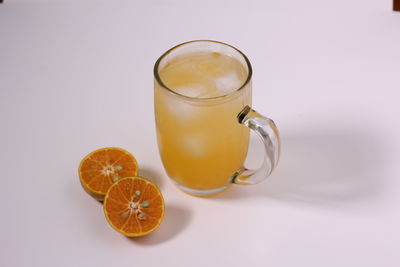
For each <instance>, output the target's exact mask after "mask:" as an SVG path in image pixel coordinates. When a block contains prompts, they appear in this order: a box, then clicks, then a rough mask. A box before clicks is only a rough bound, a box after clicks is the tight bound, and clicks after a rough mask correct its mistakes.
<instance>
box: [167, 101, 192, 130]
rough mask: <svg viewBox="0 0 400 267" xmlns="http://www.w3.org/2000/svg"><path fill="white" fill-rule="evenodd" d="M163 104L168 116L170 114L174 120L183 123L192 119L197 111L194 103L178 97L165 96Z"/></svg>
mask: <svg viewBox="0 0 400 267" xmlns="http://www.w3.org/2000/svg"><path fill="white" fill-rule="evenodd" d="M163 106H164V107H165V108H166V110H167V112H168V113H169V114H170V116H171V115H172V117H173V119H174V120H175V121H177V122H180V123H184V124H186V123H188V122H189V121H191V120H193V118H196V117H197V115H198V113H199V111H198V109H197V108H196V107H195V106H194V105H192V104H190V103H189V102H186V101H182V100H180V99H179V98H165V99H164V100H163Z"/></svg>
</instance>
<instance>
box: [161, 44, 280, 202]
mask: <svg viewBox="0 0 400 267" xmlns="http://www.w3.org/2000/svg"><path fill="white" fill-rule="evenodd" d="M219 61H220V62H219ZM197 62H198V66H196V65H195V64H197ZM204 62H205V63H204ZM185 64H186V65H185ZM193 64H194V66H193ZM207 64H208V65H207ZM213 64H214V65H215V64H219V65H221V66H222V69H219V70H218V71H216V72H212V73H211V72H210V73H208V72H207V71H208V69H212V66H214V65H213ZM193 68H196V69H195V70H194V71H193ZM224 68H225V69H226V70H229V71H227V73H228V72H229V73H228V74H226V73H224V72H226V71H225V69H224ZM190 71H191V72H190ZM232 71H236V73H237V74H238V75H236V76H234V75H233V74H232V73H235V72H232ZM188 73H189V74H188ZM215 73H217V74H218V73H219V74H221V73H222V74H221V75H222V76H223V77H216V74H215ZM185 75H192V76H193V75H194V76H196V77H197V78H198V77H200V76H201V79H203V80H202V81H206V82H207V83H208V82H209V81H211V82H215V84H214V83H213V84H212V85H210V86H209V87H210V88H211V87H215V88H217V87H218V86H220V85H223V86H224V85H228V87H229V85H231V87H232V86H233V88H228V89H229V90H227V89H226V88H222V87H221V88H222V89H221V88H220V87H218V88H217V89H216V90H214V89H215V88H214V89H213V90H214V91H212V90H211V89H209V88H202V89H201V90H203V91H204V92H206V93H202V92H203V91H201V90H200V89H199V86H200V85H201V84H200V85H199V84H191V83H190V81H193V80H195V78H193V77H191V76H190V77H189V76H185ZM251 76H252V68H251V65H250V62H249V60H248V59H247V57H246V56H245V55H244V54H243V53H242V52H241V51H239V50H238V49H236V48H234V47H233V46H231V45H228V44H225V43H222V42H217V41H210V40H197V41H190V42H186V43H183V44H180V45H177V46H175V47H173V48H171V49H170V50H168V51H167V52H165V53H164V54H163V55H162V56H161V57H160V58H159V59H158V60H157V62H156V63H155V66H154V105H155V119H156V130H157V141H158V147H159V151H160V155H161V160H162V162H163V165H164V168H165V170H166V172H167V174H168V176H169V177H170V178H171V179H172V181H173V182H174V183H175V184H176V186H177V187H178V188H180V189H181V190H183V191H184V192H186V193H189V194H192V195H196V196H208V195H212V194H215V193H218V192H220V191H223V190H225V189H227V188H228V187H229V186H230V185H232V184H241V185H249V184H256V183H259V182H261V181H262V180H264V179H265V178H266V177H268V176H269V175H270V174H271V172H272V171H273V170H274V169H275V167H276V165H277V163H278V159H279V154H280V141H279V133H278V130H277V128H276V126H275V124H274V122H273V121H272V120H271V119H269V118H266V117H264V116H262V115H260V114H259V113H257V112H256V111H254V110H253V109H251V102H252V100H251V98H252V86H251ZM191 79H192V80H191ZM185 82H186V84H185ZM182 84H183V85H185V86H184V87H185V89H184V90H183V91H182ZM177 85H179V86H177ZM217 85H218V86H217ZM234 86H236V87H234ZM178 87H179V90H178ZM185 90H187V91H185ZM196 90H198V91H196ZM199 90H200V91H199ZM193 92H194V93H193ZM249 129H251V130H253V131H255V132H256V133H257V134H258V135H259V136H260V137H261V139H262V141H263V144H264V147H265V156H264V160H263V163H262V165H261V167H260V168H258V169H256V170H251V169H247V168H246V167H244V166H243V164H244V161H245V159H246V156H247V150H248V144H249Z"/></svg>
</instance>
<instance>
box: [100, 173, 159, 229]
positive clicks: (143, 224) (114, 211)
mask: <svg viewBox="0 0 400 267" xmlns="http://www.w3.org/2000/svg"><path fill="white" fill-rule="evenodd" d="M103 208H104V214H105V215H106V219H107V221H108V223H109V224H110V225H111V227H112V228H114V229H115V230H116V231H118V232H120V233H121V234H124V235H126V236H142V235H147V234H149V233H151V232H153V231H154V230H155V229H157V227H158V226H159V225H160V223H161V221H162V220H163V218H164V199H163V197H162V195H161V192H160V190H159V189H158V187H157V185H155V184H154V183H153V182H151V181H150V180H147V179H146V178H142V177H126V178H123V179H121V180H119V181H117V182H115V183H114V184H113V185H112V186H111V187H110V189H109V190H108V192H107V195H106V198H105V199H104V206H103Z"/></svg>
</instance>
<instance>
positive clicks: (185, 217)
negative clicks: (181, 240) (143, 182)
mask: <svg viewBox="0 0 400 267" xmlns="http://www.w3.org/2000/svg"><path fill="white" fill-rule="evenodd" d="M190 219H191V214H190V211H189V210H187V209H185V208H183V207H180V206H179V207H178V206H176V205H168V204H167V205H166V206H165V217H164V220H163V222H162V223H161V225H160V227H159V228H158V229H156V230H155V231H154V232H153V233H151V234H149V235H147V236H142V237H135V238H129V237H128V239H129V240H131V241H132V242H134V243H135V244H139V245H149V246H151V245H156V244H160V243H163V242H166V241H168V240H170V239H172V238H174V237H176V236H177V235H179V233H181V232H182V231H183V230H184V229H185V228H186V227H187V225H188V224H189V222H190Z"/></svg>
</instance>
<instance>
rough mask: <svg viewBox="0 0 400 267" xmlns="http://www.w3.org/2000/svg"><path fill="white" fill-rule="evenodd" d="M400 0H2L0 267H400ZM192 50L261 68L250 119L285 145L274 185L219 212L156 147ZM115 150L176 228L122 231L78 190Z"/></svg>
mask: <svg viewBox="0 0 400 267" xmlns="http://www.w3.org/2000/svg"><path fill="white" fill-rule="evenodd" d="M391 4H392V3H391V1H389V0H386V1H379V0H369V1H367V0H353V1H349V0H337V1H321V0H302V1H294V0H293V1H292V0H288V1H278V0H265V1H261V0H260V1H256V0H252V1H239V0H232V1H227V0H224V1H211V0H207V1H198V2H190V1H183V0H182V1H180V0H168V1H161V0H151V1H144V0H143V1H128V0H126V1H78V0H68V1H67V0H65V1H50V0H47V1H44V0H42V1H17V0H5V3H4V4H2V5H0V122H1V129H0V146H1V152H0V170H1V181H2V182H1V187H0V190H1V192H0V216H1V217H0V219H1V227H0V246H1V247H0V266H2V267H8V266H13V267H15V266H202V267H203V266H273V267H280V266H285V267H289V266H290V267H292V266H304V267H310V266H311V267H314V266H315V267H320V266H324V267H331V266H332V267H333V266H335V267H336V266H340V267H347V266H349V267H350V266H351V267H354V266H363V267H372V266H374V267H375V266H384V267H398V266H400V254H399V250H400V229H399V228H400V207H399V204H400V182H399V177H400V167H399V166H400V139H399V137H400V120H399V116H400V105H399V101H400V93H399V91H400V13H399V12H397V13H396V12H392V11H391ZM193 39H214V40H219V41H224V42H227V43H230V44H232V45H234V46H236V47H238V48H239V49H241V50H242V51H243V52H244V53H246V54H247V55H248V57H249V58H250V60H251V62H252V64H253V68H254V76H253V77H254V78H253V88H254V108H255V109H256V110H258V111H259V112H260V113H263V114H266V115H268V116H269V117H271V118H273V119H274V120H275V121H276V123H277V125H278V127H279V129H280V131H281V134H282V142H283V146H282V148H283V150H282V156H281V162H280V165H279V167H278V169H277V170H276V172H275V173H274V174H273V176H272V177H270V179H269V180H268V181H266V182H264V183H262V184H260V185H257V186H253V187H239V186H235V187H233V188H232V189H231V190H229V191H227V192H225V193H224V194H222V195H220V196H219V197H216V198H209V199H202V198H195V197H191V196H188V195H186V194H184V193H182V192H180V191H178V190H177V189H175V188H174V186H173V185H172V183H171V182H169V180H168V178H167V177H166V174H165V172H164V170H163V167H162V164H161V161H160V158H159V155H158V150H157V144H156V138H155V125H154V114H153V91H152V87H153V85H152V83H153V82H152V79H153V76H152V67H153V64H154V62H155V61H156V59H157V58H158V56H160V55H161V54H162V53H163V52H164V51H165V50H167V49H168V48H170V47H172V46H174V45H176V44H178V43H181V42H184V41H188V40H193ZM254 144H255V145H257V143H253V146H252V147H253V149H252V152H254V153H255V154H256V155H257V151H258V150H257V149H256V148H255V147H256V146H255V145H254ZM104 146H120V147H123V148H126V149H128V150H129V151H131V152H132V153H133V154H134V155H135V156H136V158H137V159H138V162H139V164H140V167H141V171H140V174H141V175H143V176H147V177H149V178H151V179H153V180H154V181H155V182H157V183H158V184H159V186H160V188H161V190H162V192H163V194H164V197H165V200H166V217H165V220H164V222H163V223H162V225H161V226H160V228H159V229H158V230H157V231H156V232H154V233H153V234H151V235H149V236H147V237H142V238H137V239H128V238H126V237H124V236H122V235H120V234H118V233H117V232H115V231H114V230H113V229H112V228H111V227H110V226H109V225H108V224H107V222H106V221H105V219H104V215H103V211H102V206H101V204H100V203H98V202H96V201H95V200H93V199H92V198H91V197H89V196H88V195H87V194H86V193H85V192H84V191H83V190H82V188H81V186H80V183H79V180H78V176H77V168H78V164H79V161H80V159H81V158H82V157H84V156H85V155H86V154H87V153H89V152H90V151H92V150H94V149H96V148H99V147H104ZM258 152H259V151H258ZM253 155H254V154H253ZM252 158H253V159H251V160H250V162H249V163H250V164H254V165H256V163H255V162H256V161H257V156H253V157H252Z"/></svg>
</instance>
